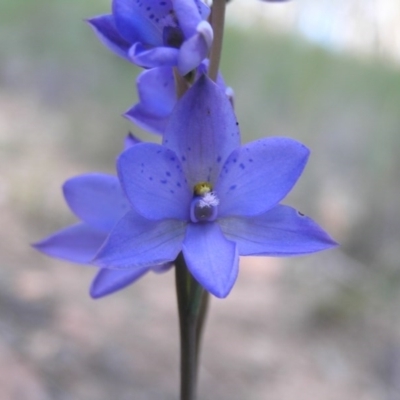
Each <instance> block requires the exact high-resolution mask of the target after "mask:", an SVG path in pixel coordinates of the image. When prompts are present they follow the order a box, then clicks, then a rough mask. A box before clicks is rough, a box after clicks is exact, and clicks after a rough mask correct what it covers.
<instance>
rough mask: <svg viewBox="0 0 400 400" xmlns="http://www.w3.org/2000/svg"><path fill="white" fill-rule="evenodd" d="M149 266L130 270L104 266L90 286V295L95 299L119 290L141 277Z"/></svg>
mask: <svg viewBox="0 0 400 400" xmlns="http://www.w3.org/2000/svg"><path fill="white" fill-rule="evenodd" d="M149 270H150V268H149V267H139V268H133V269H128V270H115V269H107V268H102V269H100V271H99V272H98V273H97V275H96V277H95V278H94V280H93V282H92V285H91V287H90V296H91V297H92V298H94V299H98V298H100V297H104V296H107V295H109V294H111V293H114V292H117V291H118V290H121V289H123V288H125V287H127V286H128V285H130V284H132V283H133V282H135V281H136V280H138V279H139V278H141V277H142V276H143V275H144V274H145V273H146V272H148V271H149Z"/></svg>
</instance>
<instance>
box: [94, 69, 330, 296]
mask: <svg viewBox="0 0 400 400" xmlns="http://www.w3.org/2000/svg"><path fill="white" fill-rule="evenodd" d="M308 155H309V151H308V149H307V148H306V147H305V146H303V145H302V144H300V143H299V142H297V141H294V140H291V139H287V138H268V139H262V140H258V141H255V142H252V143H249V144H247V145H245V146H242V147H240V135H239V130H238V126H237V123H236V118H235V115H234V113H233V109H232V106H231V104H230V102H229V100H228V99H227V97H226V95H225V93H224V92H223V91H221V89H220V88H219V87H218V86H217V85H215V84H214V83H213V82H211V81H210V80H209V79H208V78H206V77H202V78H200V79H199V80H198V81H197V82H196V83H195V84H194V85H193V86H192V88H191V89H189V91H188V92H187V93H186V94H185V95H184V96H183V97H182V98H181V99H180V100H179V102H178V103H177V105H176V107H175V109H174V111H173V113H172V115H171V117H170V120H169V124H168V126H167V129H166V131H165V134H164V138H163V145H158V144H153V143H140V144H138V145H136V146H133V147H132V148H131V149H128V150H127V151H125V152H124V153H122V154H121V156H120V157H119V159H118V162H117V167H118V174H119V177H120V180H121V184H122V187H123V190H124V192H125V194H126V196H127V198H128V200H129V202H130V204H131V209H130V211H129V212H128V213H127V214H126V215H125V216H124V217H123V218H122V219H121V220H120V221H119V222H118V223H117V225H116V226H115V228H114V229H113V230H112V232H111V234H110V236H109V237H108V239H107V240H106V242H105V244H104V245H103V247H102V248H101V250H100V251H99V253H98V254H97V256H96V258H95V260H94V262H95V264H97V265H99V266H101V267H105V268H115V269H119V270H122V271H129V270H135V269H139V270H140V269H141V268H143V267H145V266H148V265H156V264H157V265H158V264H164V263H168V262H171V261H173V260H175V259H176V258H177V256H178V254H179V253H180V252H181V251H182V253H183V256H184V258H185V261H186V263H187V266H188V268H189V270H190V272H191V273H192V275H193V276H194V278H195V279H196V280H197V281H198V282H199V283H200V284H201V285H202V286H203V287H204V288H205V289H206V290H208V291H209V292H211V293H213V294H214V295H215V296H217V297H225V296H227V295H228V293H229V291H230V290H231V288H232V286H233V284H234V282H235V280H236V277H237V273H238V256H239V255H266V256H291V255H297V254H306V253H312V252H316V251H320V250H324V249H328V248H330V247H333V246H335V245H336V243H335V242H334V241H333V240H332V239H331V238H330V237H329V235H328V234H327V233H326V232H324V231H323V230H322V229H321V228H320V227H319V226H318V225H317V224H316V223H315V222H313V221H312V220H311V219H310V218H308V217H306V216H304V215H303V214H300V213H298V212H297V211H296V210H294V209H293V208H291V207H288V206H284V205H279V204H278V203H279V202H280V201H281V200H282V199H283V198H284V197H285V196H286V195H287V193H288V192H289V191H290V190H291V189H292V187H293V185H294V184H295V182H296V181H297V179H298V178H299V176H300V175H301V173H302V171H303V168H304V166H305V164H306V161H307V158H308Z"/></svg>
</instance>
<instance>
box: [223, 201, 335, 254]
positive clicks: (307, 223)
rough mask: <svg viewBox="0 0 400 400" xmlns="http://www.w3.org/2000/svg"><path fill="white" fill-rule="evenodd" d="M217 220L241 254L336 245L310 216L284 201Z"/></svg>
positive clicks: (295, 251) (296, 251)
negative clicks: (256, 212) (246, 214)
mask: <svg viewBox="0 0 400 400" xmlns="http://www.w3.org/2000/svg"><path fill="white" fill-rule="evenodd" d="M218 223H219V225H220V226H221V229H222V232H223V233H224V235H225V236H226V237H227V238H228V239H229V240H232V241H233V242H236V244H237V246H238V250H239V254H240V255H241V256H249V255H261V256H295V255H300V254H308V253H315V252H317V251H321V250H326V249H329V248H331V247H335V246H337V243H336V242H335V241H334V240H333V239H332V238H331V237H330V236H329V235H328V234H327V233H326V232H325V231H324V230H323V229H322V228H321V227H320V226H318V225H317V224H316V223H315V222H314V221H313V220H312V219H311V218H309V217H306V216H305V215H303V214H300V213H299V212H297V211H296V210H295V209H293V208H291V207H288V206H283V205H278V206H276V207H274V208H273V209H271V210H269V211H267V212H266V213H264V214H261V215H257V216H254V217H228V218H222V219H220V220H219V221H218Z"/></svg>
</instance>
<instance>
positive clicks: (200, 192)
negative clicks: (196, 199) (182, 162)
mask: <svg viewBox="0 0 400 400" xmlns="http://www.w3.org/2000/svg"><path fill="white" fill-rule="evenodd" d="M193 191H194V194H195V195H196V196H204V195H205V194H207V193H210V192H211V191H212V186H211V185H210V184H209V183H208V182H199V183H196V185H194V188H193Z"/></svg>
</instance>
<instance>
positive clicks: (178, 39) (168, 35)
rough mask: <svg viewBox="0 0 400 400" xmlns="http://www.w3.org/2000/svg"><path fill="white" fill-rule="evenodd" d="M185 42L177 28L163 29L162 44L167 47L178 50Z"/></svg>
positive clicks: (168, 27)
mask: <svg viewBox="0 0 400 400" xmlns="http://www.w3.org/2000/svg"><path fill="white" fill-rule="evenodd" d="M184 40H185V38H184V36H183V32H182V30H181V29H180V28H179V27H177V26H166V27H165V28H164V29H163V43H164V46H167V47H175V48H177V49H179V48H180V47H181V45H182V43H183V41H184Z"/></svg>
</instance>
